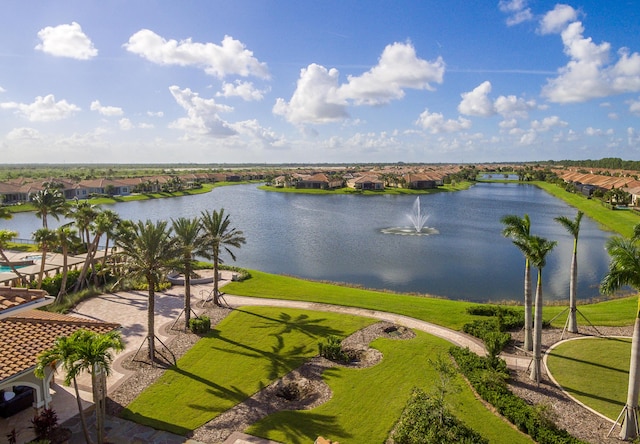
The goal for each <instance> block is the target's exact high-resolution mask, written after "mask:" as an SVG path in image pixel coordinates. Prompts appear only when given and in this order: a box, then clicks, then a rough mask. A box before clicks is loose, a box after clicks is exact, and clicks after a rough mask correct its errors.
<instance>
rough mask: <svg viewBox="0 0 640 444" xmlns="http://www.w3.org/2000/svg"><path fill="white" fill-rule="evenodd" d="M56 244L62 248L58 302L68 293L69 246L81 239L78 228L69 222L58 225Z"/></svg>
mask: <svg viewBox="0 0 640 444" xmlns="http://www.w3.org/2000/svg"><path fill="white" fill-rule="evenodd" d="M55 235H56V244H57V245H58V246H59V247H60V248H61V249H62V279H61V280H60V290H59V291H58V295H57V296H56V302H58V303H59V302H61V301H62V297H63V296H64V295H66V294H67V276H68V275H69V265H68V263H69V246H71V245H73V244H74V243H76V242H79V241H80V238H79V237H78V235H77V234H76V230H75V229H73V228H71V227H70V226H69V225H68V224H67V225H63V226H61V227H58V228H57V229H56V230H55Z"/></svg>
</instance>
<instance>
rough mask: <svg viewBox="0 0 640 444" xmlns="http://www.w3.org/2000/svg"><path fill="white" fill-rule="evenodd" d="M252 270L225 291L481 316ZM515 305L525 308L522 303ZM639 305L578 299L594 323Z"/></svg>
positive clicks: (455, 319)
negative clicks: (585, 302)
mask: <svg viewBox="0 0 640 444" xmlns="http://www.w3.org/2000/svg"><path fill="white" fill-rule="evenodd" d="M250 273H251V276H252V277H251V279H247V280H245V281H242V282H231V283H229V284H227V285H225V287H224V289H225V291H226V292H227V293H229V294H235V295H241V296H254V297H263V298H273V299H286V300H293V301H311V302H320V303H325V304H335V305H344V306H350V307H360V308H367V309H371V310H380V311H386V312H390V313H397V314H402V315H406V316H410V317H413V318H416V319H420V320H423V321H427V322H431V323H434V324H438V325H442V326H444V327H448V328H452V329H454V330H460V329H461V328H462V326H463V325H464V324H465V323H467V322H470V321H472V320H474V319H479V317H478V316H472V315H470V314H468V313H467V312H466V309H467V307H469V306H472V305H477V304H476V303H471V302H464V301H452V300H448V299H438V298H430V297H423V296H412V295H407V294H395V293H386V292H382V291H372V290H363V289H360V288H354V287H346V286H341V285H333V284H327V283H321V282H313V281H308V280H304V279H298V278H293V277H288V276H279V275H274V274H267V273H263V272H260V271H255V270H251V271H250ZM514 308H518V309H522V307H514ZM565 308H566V307H563V306H546V307H544V310H543V316H544V319H547V320H549V319H551V318H553V317H554V316H555V315H557V314H559V313H560V312H562V310H564V309H565ZM636 308H637V298H636V297H627V298H621V299H613V300H610V301H604V302H598V303H596V304H580V303H578V309H579V310H580V312H582V313H583V314H584V315H585V316H586V317H587V319H589V321H591V323H593V324H594V325H603V326H605V325H606V326H621V325H631V324H633V322H634V321H635V316H636ZM565 320H566V315H565V314H563V315H561V316H558V318H557V319H556V320H555V321H554V326H557V327H563V326H564V322H565ZM578 325H588V324H587V322H586V321H585V320H584V319H583V318H582V317H581V316H580V315H578Z"/></svg>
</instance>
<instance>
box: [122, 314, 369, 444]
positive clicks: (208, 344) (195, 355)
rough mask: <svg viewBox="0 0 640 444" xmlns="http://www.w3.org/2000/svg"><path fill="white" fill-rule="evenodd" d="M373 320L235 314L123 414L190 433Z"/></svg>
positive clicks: (143, 422) (175, 431) (147, 423)
mask: <svg viewBox="0 0 640 444" xmlns="http://www.w3.org/2000/svg"><path fill="white" fill-rule="evenodd" d="M373 322H376V321H375V320H372V319H368V318H363V317H357V316H345V315H340V314H335V313H324V312H322V313H320V312H309V311H303V310H293V309H286V310H282V309H277V308H264V307H255V308H247V309H243V310H235V311H234V312H233V313H232V314H231V315H229V316H228V317H227V318H225V319H224V320H223V321H222V322H221V323H220V324H219V325H218V326H217V327H216V329H215V330H213V331H212V332H211V333H210V334H208V335H207V336H206V337H204V338H203V339H201V340H200V341H198V342H197V343H196V345H195V346H194V347H193V348H192V349H191V350H190V351H189V352H188V353H187V354H186V355H185V356H183V357H182V358H181V359H180V360H179V361H178V364H177V366H175V367H172V368H170V369H168V370H167V371H166V372H165V373H164V374H163V376H162V377H161V378H160V379H159V380H158V381H157V382H156V383H155V384H153V385H152V386H150V387H149V388H148V389H147V390H145V391H144V392H143V393H142V394H141V395H140V396H138V397H137V398H136V399H135V400H134V401H133V402H132V403H131V404H129V405H128V406H127V408H126V409H125V411H124V413H123V417H125V418H127V419H132V420H134V421H136V422H138V423H141V424H146V425H150V426H151V427H154V428H159V429H163V430H168V431H171V432H173V433H177V434H182V435H184V434H186V433H187V432H188V431H191V430H194V429H196V428H198V427H200V426H201V425H203V424H205V423H206V422H208V421H210V420H211V419H213V418H214V417H215V416H217V415H219V414H220V413H222V412H224V411H226V410H228V409H229V408H231V407H232V406H234V405H235V404H237V403H239V402H241V401H243V400H244V399H246V398H247V397H249V396H251V395H253V394H254V393H256V392H257V391H259V390H260V389H262V388H263V387H265V386H266V385H268V384H269V383H270V382H271V381H273V380H275V379H277V378H279V377H281V376H283V375H284V374H286V373H287V372H289V371H290V370H292V369H294V368H296V367H298V366H300V365H301V364H302V363H303V362H304V361H305V360H307V359H309V358H310V357H312V356H314V355H317V354H318V343H319V342H321V341H322V339H323V338H325V337H326V336H328V335H336V336H341V337H344V336H348V335H349V334H351V333H353V332H354V331H357V330H359V329H360V328H363V327H365V326H366V325H369V324H371V323H373Z"/></svg>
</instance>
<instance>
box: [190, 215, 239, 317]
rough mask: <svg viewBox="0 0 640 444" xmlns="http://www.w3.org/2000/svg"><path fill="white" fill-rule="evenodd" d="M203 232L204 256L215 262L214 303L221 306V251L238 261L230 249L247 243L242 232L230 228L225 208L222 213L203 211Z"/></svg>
mask: <svg viewBox="0 0 640 444" xmlns="http://www.w3.org/2000/svg"><path fill="white" fill-rule="evenodd" d="M201 221H202V230H203V232H204V237H203V240H204V242H203V244H204V245H203V246H204V247H206V249H205V250H204V251H203V254H202V255H203V256H204V257H206V258H208V259H212V260H213V275H214V277H213V303H214V304H215V305H220V292H219V291H218V270H219V268H220V264H221V263H223V261H222V258H221V257H220V252H221V249H224V251H226V252H227V253H228V254H229V256H231V259H233V260H234V261H235V260H236V256H235V255H234V254H233V251H231V249H230V247H235V248H240V247H241V246H242V244H244V243H246V239H245V238H244V236H243V233H242V231H240V230H237V229H236V228H232V227H230V225H231V221H230V220H229V215H228V214H225V213H224V208H221V209H220V211H216V210H213V211H212V212H209V211H203V212H202V213H201Z"/></svg>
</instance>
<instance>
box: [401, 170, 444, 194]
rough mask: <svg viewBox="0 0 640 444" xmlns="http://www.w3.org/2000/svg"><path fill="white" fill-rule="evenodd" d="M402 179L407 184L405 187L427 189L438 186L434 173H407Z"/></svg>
mask: <svg viewBox="0 0 640 444" xmlns="http://www.w3.org/2000/svg"><path fill="white" fill-rule="evenodd" d="M404 179H405V183H406V184H407V188H411V189H414V190H428V189H433V188H436V187H437V186H438V185H437V183H438V179H437V178H436V177H435V176H434V175H430V174H414V173H409V174H405V175H404Z"/></svg>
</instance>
